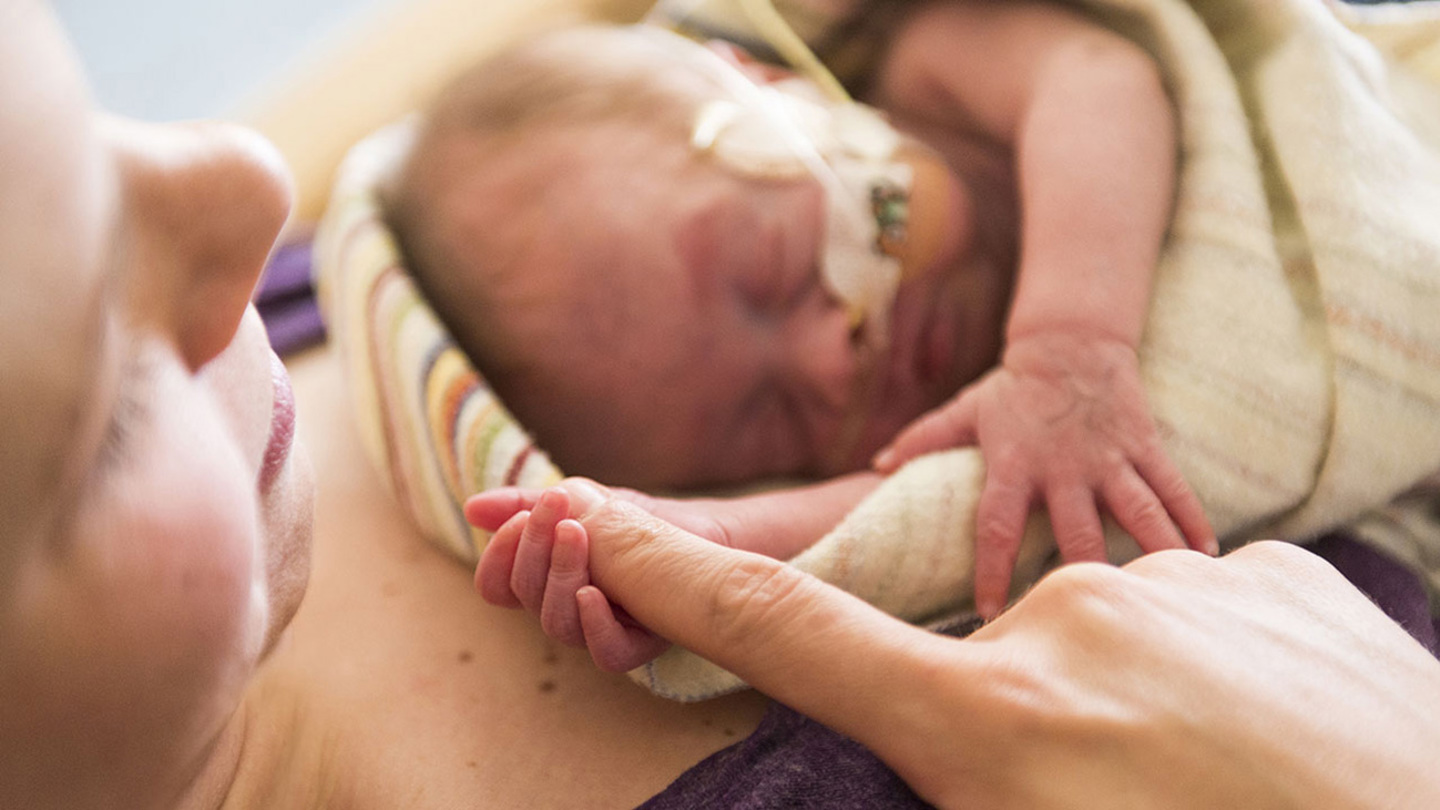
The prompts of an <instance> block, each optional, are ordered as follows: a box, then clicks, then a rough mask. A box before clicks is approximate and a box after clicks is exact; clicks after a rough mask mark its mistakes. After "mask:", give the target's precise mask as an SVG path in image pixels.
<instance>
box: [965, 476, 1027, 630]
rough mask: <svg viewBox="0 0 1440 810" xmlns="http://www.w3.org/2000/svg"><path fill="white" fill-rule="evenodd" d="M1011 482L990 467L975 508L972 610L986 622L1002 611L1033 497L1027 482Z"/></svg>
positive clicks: (1021, 480)
mask: <svg viewBox="0 0 1440 810" xmlns="http://www.w3.org/2000/svg"><path fill="white" fill-rule="evenodd" d="M1002 469H1003V468H1002ZM1010 478H1011V476H1010V475H1008V474H1006V473H1004V472H1001V471H1000V470H999V469H997V468H995V467H991V468H990V469H989V471H988V472H987V473H986V476H985V487H984V489H982V490H980V499H979V501H978V502H977V503H976V506H975V609H976V610H977V611H979V612H980V615H981V616H983V617H985V618H987V619H993V618H994V617H995V616H996V615H997V614H999V613H1000V610H1001V608H1003V607H1005V602H1006V599H1007V598H1008V596H1009V593H1010V577H1011V575H1012V574H1013V573H1014V571H1015V558H1016V556H1018V555H1019V553H1020V538H1021V535H1022V534H1024V532H1025V521H1026V519H1027V518H1028V517H1029V516H1030V503H1031V501H1032V500H1033V499H1034V495H1035V492H1034V489H1032V488H1031V486H1030V484H1029V481H1028V479H1024V478H1021V479H1016V480H1010Z"/></svg>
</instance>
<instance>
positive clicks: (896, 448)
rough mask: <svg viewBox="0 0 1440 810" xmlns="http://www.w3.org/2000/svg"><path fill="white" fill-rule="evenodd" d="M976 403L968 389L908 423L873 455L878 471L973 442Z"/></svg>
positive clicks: (894, 467)
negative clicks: (926, 454) (925, 454)
mask: <svg viewBox="0 0 1440 810" xmlns="http://www.w3.org/2000/svg"><path fill="white" fill-rule="evenodd" d="M975 402H976V399H975V398H974V397H973V396H969V392H968V391H967V392H966V393H964V394H961V395H960V396H958V397H956V398H955V399H954V400H952V401H951V402H948V403H946V404H944V405H941V406H940V407H939V408H936V409H935V410H933V411H930V412H929V413H927V414H925V415H924V416H921V417H920V418H919V419H916V420H915V421H914V422H911V423H910V425H909V426H908V427H906V428H905V429H904V430H902V431H900V435H898V436H896V437H895V439H894V440H893V441H891V442H890V444H889V445H888V446H886V447H885V448H884V449H883V450H881V451H880V452H879V453H877V454H875V468H876V469H878V470H880V471H881V472H892V471H894V470H895V469H897V468H898V467H900V465H902V464H904V463H905V462H907V461H909V460H910V459H912V458H914V457H916V456H918V455H921V454H923V453H928V452H931V451H932V450H944V449H946V448H950V447H960V446H964V445H972V444H974V443H975V440H976V435H975V407H976V406H975Z"/></svg>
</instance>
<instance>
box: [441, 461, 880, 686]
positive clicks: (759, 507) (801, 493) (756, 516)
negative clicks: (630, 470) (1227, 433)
mask: <svg viewBox="0 0 1440 810" xmlns="http://www.w3.org/2000/svg"><path fill="white" fill-rule="evenodd" d="M879 480H880V479H879V476H877V475H875V474H873V473H858V474H855V475H848V476H844V477H841V478H836V479H833V480H830V481H825V482H822V483H819V484H812V485H809V486H803V487H794V488H790V489H783V490H776V491H773V492H766V493H761V494H758V495H751V496H745V497H740V498H707V499H691V500H673V499H667V498H655V497H652V496H648V495H645V494H643V493H638V492H634V491H633V490H615V491H614V492H615V494H617V495H619V496H620V497H622V498H624V499H625V500H629V501H631V502H633V503H636V504H637V505H639V506H641V507H643V508H644V509H645V510H646V511H648V512H650V513H651V514H653V515H655V516H656V517H659V518H661V519H663V520H666V521H668V522H671V523H673V524H675V525H676V526H679V527H680V528H682V529H685V530H687V531H689V532H691V533H693V534H696V535H699V536H701V537H704V538H706V539H709V540H711V541H713V542H716V543H720V544H723V545H729V546H732V547H735V548H740V549H743V550H746V551H754V552H757V553H761V554H766V555H768V556H772V557H776V558H779V559H788V558H789V557H792V556H794V555H795V554H796V553H798V552H800V551H802V550H804V549H805V548H808V547H809V546H810V545H812V544H813V543H814V542H815V541H816V540H818V539H820V537H822V536H824V534H825V533H826V532H828V531H829V530H830V529H831V528H834V526H835V525H836V524H837V523H839V522H840V520H841V518H843V517H844V516H845V514H846V513H847V512H848V511H849V510H850V509H851V508H852V507H853V506H854V505H855V504H856V503H858V502H859V500H860V499H861V498H863V497H864V496H865V495H866V494H868V493H869V492H870V491H871V490H872V489H874V487H875V485H876V484H877V483H878V482H879ZM574 487H589V488H592V489H594V488H598V487H599V485H598V484H595V483H594V482H592V481H588V480H585V479H577V478H571V479H567V480H566V481H565V482H563V484H562V485H561V486H559V487H552V488H550V489H546V490H534V489H528V490H527V489H516V488H510V489H498V490H492V491H489V492H485V493H481V494H479V495H476V496H474V497H472V498H471V499H470V500H469V501H467V502H466V504H465V514H466V517H467V518H468V519H469V520H470V522H471V523H473V524H475V525H476V526H479V527H480V528H483V529H487V530H490V531H494V532H495V534H494V536H493V537H491V539H490V543H489V544H488V545H487V546H486V547H485V551H484V553H483V554H482V555H481V557H480V564H479V566H477V568H476V571H475V586H476V588H477V589H478V590H479V591H480V594H481V596H482V597H484V598H485V600H486V601H488V602H490V603H492V604H495V605H499V606H501V607H523V608H525V609H526V610H528V611H530V612H531V613H534V614H535V615H536V616H538V617H539V619H540V624H541V627H542V628H543V629H544V631H545V633H546V635H548V636H550V637H551V638H554V639H556V640H557V641H560V642H561V643H564V644H568V645H570V646H577V647H578V646H585V647H588V648H589V649H590V654H591V657H593V658H594V659H595V662H596V664H597V665H598V666H600V667H601V668H602V669H607V670H627V669H632V668H634V667H636V666H639V665H640V664H642V663H644V662H645V661H648V660H650V659H651V658H654V657H655V656H656V655H659V654H660V653H661V652H663V651H664V649H665V648H666V647H667V646H669V645H668V643H667V642H665V641H664V640H663V639H660V638H658V637H656V636H654V635H653V634H651V633H649V631H647V630H645V628H643V627H640V626H639V625H637V624H635V623H634V622H632V621H629V620H628V617H626V616H625V615H624V612H623V611H619V612H618V613H617V612H616V611H617V610H619V609H618V608H613V607H612V606H611V605H610V604H609V602H608V601H607V600H606V599H605V596H604V594H602V593H601V592H600V591H598V590H596V589H595V588H593V587H590V585H589V582H590V579H589V565H588V558H587V554H586V548H587V545H588V543H587V538H586V537H585V534H584V529H583V527H581V526H580V524H578V523H576V522H575V521H573V520H568V519H567V518H568V515H569V508H568V504H569V495H568V493H567V489H566V488H574Z"/></svg>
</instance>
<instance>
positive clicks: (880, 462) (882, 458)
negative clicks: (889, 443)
mask: <svg viewBox="0 0 1440 810" xmlns="http://www.w3.org/2000/svg"><path fill="white" fill-rule="evenodd" d="M870 463H871V464H872V465H874V466H876V467H879V468H880V469H882V470H886V469H889V468H890V466H891V465H892V464H894V463H895V451H894V450H891V449H889V448H888V447H887V448H886V449H884V450H881V451H880V452H878V453H876V454H875V458H874V460H873V461H871V462H870Z"/></svg>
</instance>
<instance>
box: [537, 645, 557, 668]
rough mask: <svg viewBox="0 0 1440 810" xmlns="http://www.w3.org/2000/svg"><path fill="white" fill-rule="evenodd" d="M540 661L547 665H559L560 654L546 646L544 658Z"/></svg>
mask: <svg viewBox="0 0 1440 810" xmlns="http://www.w3.org/2000/svg"><path fill="white" fill-rule="evenodd" d="M541 660H542V661H544V662H545V663H547V664H552V665H553V664H558V663H560V653H558V652H556V651H555V648H554V647H549V646H547V647H546V648H545V657H544V658H542V659H541Z"/></svg>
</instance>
